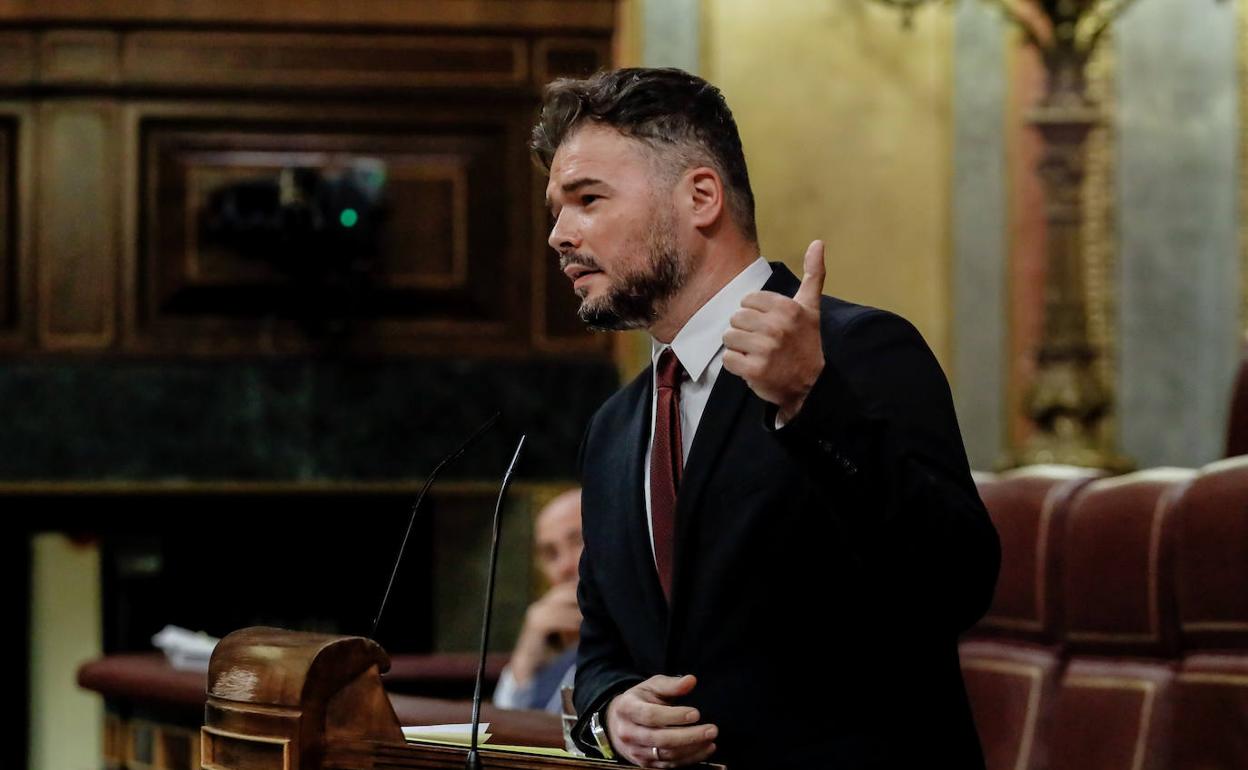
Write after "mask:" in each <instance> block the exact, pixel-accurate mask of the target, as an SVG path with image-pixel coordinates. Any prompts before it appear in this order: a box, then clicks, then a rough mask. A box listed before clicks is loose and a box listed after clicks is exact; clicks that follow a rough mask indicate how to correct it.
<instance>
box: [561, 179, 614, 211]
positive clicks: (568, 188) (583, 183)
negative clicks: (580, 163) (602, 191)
mask: <svg viewBox="0 0 1248 770" xmlns="http://www.w3.org/2000/svg"><path fill="white" fill-rule="evenodd" d="M595 184H605V182H603V181H602V180H601V179H595V178H594V177H592V176H583V177H581V178H579V179H573V180H572V181H571V182H564V183H563V184H562V185H560V187H559V189H560V190H562V191H563V192H565V193H572V192H576V191H577V190H579V189H581V188H582V187H589V186H590V185H595ZM553 206H554V203H552V202H551V200H550V196H546V208H548V209H549V208H552V207H553Z"/></svg>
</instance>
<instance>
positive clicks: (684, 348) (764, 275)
mask: <svg viewBox="0 0 1248 770" xmlns="http://www.w3.org/2000/svg"><path fill="white" fill-rule="evenodd" d="M770 277H771V265H769V264H767V260H765V259H763V258H762V257H759V258H758V259H756V260H754V261H753V262H751V263H750V264H749V265H748V266H747V267H746V268H745V269H744V270H742V271H741V272H739V273H737V275H736V277H734V278H733V279H732V280H731V281H729V282H728V283H726V284H724V287H723V288H722V289H720V290H719V291H718V292H716V293H715V296H713V297H711V298H710V299H709V300H707V301H706V304H705V305H703V306H702V307H700V308H698V311H697V312H696V313H694V314H693V316H692V317H690V319H689V320H688V321H687V322H685V325H684V326H683V327H681V329H680V331H679V332H677V333H676V337H675V339H673V340H672V345H671V347H672V350H674V351H676V358H678V359H679V360H680V364H681V366H683V367H684V368H685V371H686V372H688V373H689V379H691V380H693V381H695V382H696V381H698V380H700V379H702V374H703V373H704V372H705V371H706V367H707V366H709V365H710V363H711V359H713V358H714V357H715V354H716V353H718V352H719V349H720V348H721V347H723V344H724V332H726V331H728V323H729V321H730V320H731V319H732V314H733V313H735V312H737V308H739V307H741V300H742V299H744V298H745V295H747V294H749V293H750V292H755V291H758V290H759V289H762V288H763V284H765V283H767V279H768V278H770ZM667 347H668V346H667V345H666V344H664V343H662V342H659V341H658V340H656V339H655V338H653V337H651V338H650V361H651V363H655V364H656V365H657V362H658V360H659V354H660V353H662V352H663V350H664V349H665V348H667Z"/></svg>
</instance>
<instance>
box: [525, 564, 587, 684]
mask: <svg viewBox="0 0 1248 770" xmlns="http://www.w3.org/2000/svg"><path fill="white" fill-rule="evenodd" d="M580 630H581V610H580V608H579V607H578V606H577V604H576V582H575V581H572V582H568V583H560V584H559V585H557V586H554V587H553V588H551V589H550V590H549V591H547V592H546V594H545V595H544V596H543V597H542V598H540V599H538V600H537V601H535V602H533V603H532V604H531V605H529V609H528V611H527V612H526V613H525V615H524V626H523V627H522V628H521V629H520V637H519V639H517V640H516V649H515V651H513V652H512V654H511V663H510V665H511V675H512V676H513V677H514V678H515V680H516V682H517V683H519V684H522V685H523V684H526V683H528V681H529V680H530V679H532V678H533V675H534V673H535V672H536V671H537V669H539V668H541V667H542V665H543V664H545V663H546V662H547V661H548V660H549V659H550V658H552V657H553V656H554V655H555V654H556V653H557V652H558V650H557V649H556V648H554V647H552V646H551V644H550V639H551V637H557V638H558V639H560V640H564V639H574V638H576V636H577V634H578V633H579V632H580Z"/></svg>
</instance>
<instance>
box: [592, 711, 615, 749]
mask: <svg viewBox="0 0 1248 770" xmlns="http://www.w3.org/2000/svg"><path fill="white" fill-rule="evenodd" d="M604 711H606V709H605V708H600V709H598V710H597V711H595V712H594V713H593V715H592V716H591V717H590V718H589V731H590V732H591V733H593V734H594V743H596V744H598V751H599V753H601V754H602V758H603V759H615V752H614V751H612V750H611V739H610V738H608V737H607V726H606V725H605V724H603V722H604V719H605V715H604V714H603V712H604Z"/></svg>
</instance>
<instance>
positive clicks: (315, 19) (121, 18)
mask: <svg viewBox="0 0 1248 770" xmlns="http://www.w3.org/2000/svg"><path fill="white" fill-rule="evenodd" d="M615 5H616V0H420V1H419V2H414V1H412V0H409V1H408V2H395V1H394V0H353V1H352V2H350V3H344V2H342V0H264V1H263V2H259V1H258V0H195V2H194V3H188V2H185V0H109V2H107V3H102V2H100V1H99V0H57V1H56V2H54V3H52V2H47V0H6V2H4V3H0V22H10V23H13V22H18V23H52V22H60V23H80V24H86V23H91V24H115V23H126V24H143V23H146V24H180V25H189V26H201V25H205V24H215V25H240V26H247V25H252V26H254V25H263V26H282V27H306V26H360V25H368V26H372V27H378V28H383V29H384V28H410V27H422V28H431V29H483V28H484V29H503V30H542V29H562V30H578V31H580V30H598V31H605V32H608V33H609V32H610V31H611V28H612V25H613V24H614V23H615Z"/></svg>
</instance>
